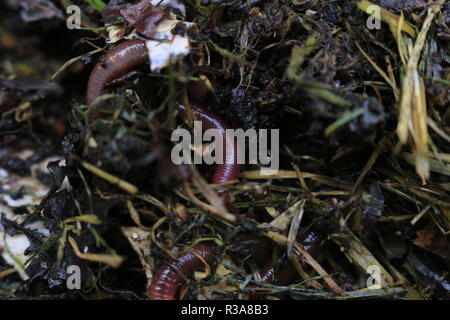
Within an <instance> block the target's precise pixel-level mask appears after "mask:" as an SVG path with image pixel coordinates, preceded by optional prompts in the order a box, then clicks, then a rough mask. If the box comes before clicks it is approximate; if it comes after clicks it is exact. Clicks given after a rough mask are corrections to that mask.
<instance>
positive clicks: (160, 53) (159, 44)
mask: <svg viewBox="0 0 450 320" xmlns="http://www.w3.org/2000/svg"><path fill="white" fill-rule="evenodd" d="M178 23H180V21H178V20H175V19H166V20H164V21H162V22H161V23H159V24H158V27H157V33H156V35H155V38H156V39H157V40H147V41H146V42H145V44H146V46H147V50H148V57H149V60H150V69H151V70H152V71H153V72H159V71H160V70H161V69H162V68H164V67H167V66H168V65H169V64H170V62H171V61H174V60H176V59H178V58H180V57H184V56H186V55H188V54H189V38H188V37H187V36H181V35H178V34H172V33H171V31H172V29H173V28H174V27H175V26H176V25H177V24H178ZM183 23H184V24H186V26H187V27H188V28H189V27H190V26H192V23H188V22H183ZM158 40H161V41H158Z"/></svg>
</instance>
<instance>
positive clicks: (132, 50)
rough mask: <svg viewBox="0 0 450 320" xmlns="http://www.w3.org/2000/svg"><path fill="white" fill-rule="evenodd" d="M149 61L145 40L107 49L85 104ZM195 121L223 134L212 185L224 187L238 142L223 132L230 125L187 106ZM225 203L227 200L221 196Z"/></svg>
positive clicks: (233, 171) (232, 174)
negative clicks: (222, 185) (191, 111)
mask: <svg viewBox="0 0 450 320" xmlns="http://www.w3.org/2000/svg"><path fill="white" fill-rule="evenodd" d="M146 62H148V56H147V48H146V46H145V41H144V40H140V39H134V40H128V41H126V42H123V43H121V44H119V45H118V46H116V47H115V48H113V49H112V50H110V51H109V52H108V53H107V54H105V55H104V56H103V57H102V58H100V62H98V63H97V65H96V66H95V67H94V69H93V70H92V72H91V75H90V77H89V81H88V86H87V103H88V104H92V102H94V100H95V99H96V98H98V97H99V96H101V95H103V94H105V93H106V91H105V86H106V85H107V84H108V83H109V82H111V81H112V80H114V79H115V78H117V77H118V76H120V75H121V74H123V73H125V72H126V71H127V70H128V69H130V68H132V67H134V66H136V65H140V64H144V63H146ZM178 106H179V109H180V111H181V115H182V117H186V107H185V106H183V105H181V104H179V105H178ZM190 106H191V109H192V110H193V111H194V114H195V116H196V118H197V119H198V120H201V121H202V129H203V130H207V129H211V128H214V129H217V130H219V132H220V133H221V134H222V140H223V154H224V157H223V158H224V161H222V163H221V164H217V165H216V170H215V172H214V176H213V179H212V181H211V183H212V184H223V183H226V182H228V181H231V180H235V179H236V178H237V177H238V175H239V172H240V165H239V164H238V163H237V142H236V139H235V138H234V135H230V134H227V133H226V129H231V127H230V125H229V124H228V123H227V122H225V120H223V119H222V118H220V117H219V116H218V115H216V114H214V113H212V112H210V111H208V110H206V109H205V108H203V107H201V106H199V105H195V104H190ZM223 200H224V201H225V202H228V201H229V198H228V197H225V196H223Z"/></svg>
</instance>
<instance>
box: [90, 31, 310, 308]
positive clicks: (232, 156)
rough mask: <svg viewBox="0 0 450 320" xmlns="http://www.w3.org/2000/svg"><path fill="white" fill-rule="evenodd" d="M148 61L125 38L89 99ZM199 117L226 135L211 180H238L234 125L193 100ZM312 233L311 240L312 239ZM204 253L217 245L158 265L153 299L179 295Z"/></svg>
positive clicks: (267, 274)
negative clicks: (218, 161) (220, 161)
mask: <svg viewBox="0 0 450 320" xmlns="http://www.w3.org/2000/svg"><path fill="white" fill-rule="evenodd" d="M146 62H148V56H147V48H146V45H145V41H144V40H140V39H134V40H128V41H125V42H123V43H121V44H119V45H118V46H116V47H114V48H113V49H111V50H110V51H109V52H108V53H106V54H105V55H104V56H103V57H101V58H100V61H99V62H98V63H97V64H96V66H95V67H94V69H93V70H92V72H91V75H90V77H89V81H88V86H87V103H88V104H92V103H93V102H94V100H95V99H96V98H98V97H100V96H101V95H103V94H105V93H106V85H107V84H108V83H110V82H111V81H113V80H114V79H116V78H118V77H119V76H121V75H122V74H124V73H125V72H126V71H127V70H129V69H130V68H132V67H134V66H137V65H140V64H144V63H146ZM178 108H179V110H180V115H181V117H182V118H183V119H186V118H187V108H186V106H184V105H183V104H180V103H178ZM190 109H191V110H192V111H193V113H194V115H195V117H196V118H197V120H200V121H201V122H202V131H205V130H207V129H217V130H218V131H219V132H220V134H221V135H222V141H223V161H222V163H219V164H217V165H216V169H215V172H214V175H213V178H212V180H211V183H212V184H224V183H227V182H229V181H232V180H235V179H236V178H237V177H238V175H239V172H240V165H239V164H238V163H237V148H238V146H237V141H236V138H235V137H234V135H232V134H231V135H230V134H227V131H226V130H227V129H231V127H230V125H229V124H228V123H227V122H225V121H224V120H223V119H222V118H221V117H219V116H218V115H216V114H214V113H213V112H211V111H208V110H207V109H205V108H204V107H202V106H200V105H198V104H193V103H190ZM218 193H219V195H221V198H222V200H223V201H224V202H225V203H227V202H230V201H231V199H230V197H229V196H228V195H226V194H224V193H223V191H222V190H219V191H218ZM309 240H310V239H309V237H308V239H307V241H309ZM305 248H306V250H307V251H308V252H309V251H310V250H311V253H312V252H315V250H316V249H318V246H317V245H314V244H313V245H311V246H310V247H309V248H307V247H305ZM193 252H195V253H196V254H197V255H198V256H200V257H202V258H203V259H204V261H205V262H208V261H209V260H210V259H211V258H212V257H213V256H214V253H213V249H212V248H211V247H209V246H207V245H204V244H198V245H196V246H195V247H194V248H193V249H192V250H191V251H189V252H186V253H184V254H182V255H181V256H180V257H179V258H178V259H177V260H176V261H175V262H173V263H171V264H166V265H164V266H163V267H161V268H160V269H158V270H157V271H156V272H155V274H154V277H153V280H152V283H151V285H150V287H149V289H148V299H149V300H173V299H175V295H176V291H177V288H178V285H179V284H180V283H181V282H182V281H183V280H184V279H185V278H186V277H187V276H189V275H190V274H191V273H192V272H193V271H195V270H198V269H201V268H202V267H204V262H203V261H202V260H201V259H199V258H198V256H197V255H195V254H194V253H193ZM273 275H274V269H273V266H272V265H271V264H270V265H268V266H267V267H266V268H264V269H263V271H262V272H261V278H262V281H263V282H271V281H273ZM293 275H295V271H294V270H293V267H292V266H291V265H290V266H287V267H285V268H284V269H282V270H281V272H280V275H279V282H287V281H289V279H291V278H292V276H293Z"/></svg>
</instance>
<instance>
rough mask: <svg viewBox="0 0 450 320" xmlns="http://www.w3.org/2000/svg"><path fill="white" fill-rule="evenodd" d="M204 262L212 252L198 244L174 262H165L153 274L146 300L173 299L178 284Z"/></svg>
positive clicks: (212, 254) (205, 246)
mask: <svg viewBox="0 0 450 320" xmlns="http://www.w3.org/2000/svg"><path fill="white" fill-rule="evenodd" d="M193 252H195V253H196V254H197V255H199V256H200V257H202V258H203V259H204V260H205V261H206V262H208V261H209V260H211V258H212V257H213V256H214V252H213V250H212V249H211V247H209V246H207V245H204V244H198V245H196V246H195V247H194V248H193V249H192V250H191V251H188V252H186V253H184V254H182V255H181V256H180V257H179V258H178V259H177V260H176V261H175V262H173V263H171V264H166V265H164V266H163V267H161V268H160V269H158V271H156V273H155V274H154V276H153V281H152V284H151V285H150V287H149V289H148V298H147V300H174V299H175V295H176V293H177V287H178V285H179V284H180V283H181V282H182V281H183V280H184V278H186V277H188V276H189V275H190V274H191V273H192V272H194V271H196V270H200V269H202V268H203V267H204V266H205V264H204V262H203V261H202V260H200V259H199V258H198V256H197V255H195V254H194V253H193Z"/></svg>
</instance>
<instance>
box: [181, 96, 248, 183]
mask: <svg viewBox="0 0 450 320" xmlns="http://www.w3.org/2000/svg"><path fill="white" fill-rule="evenodd" d="M190 107H191V109H192V111H193V112H194V114H195V117H196V118H197V120H200V121H201V122H202V131H206V130H208V129H216V130H218V131H219V132H220V134H221V135H222V151H223V157H222V159H221V163H219V164H217V167H216V171H215V172H214V176H213V178H212V180H211V183H213V184H223V183H226V182H227V181H231V180H234V179H236V178H237V177H238V175H239V171H240V165H239V164H237V151H238V150H237V141H236V138H235V136H234V134H230V133H228V132H227V129H231V126H230V125H229V124H228V123H227V122H226V121H225V120H223V119H222V118H220V117H219V116H217V115H216V114H214V113H212V112H211V111H208V110H206V109H204V108H202V107H200V106H199V105H197V104H192V103H191V104H190ZM178 108H179V109H180V111H181V116H182V117H183V118H186V117H187V114H186V107H185V106H184V105H182V104H179V105H178Z"/></svg>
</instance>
